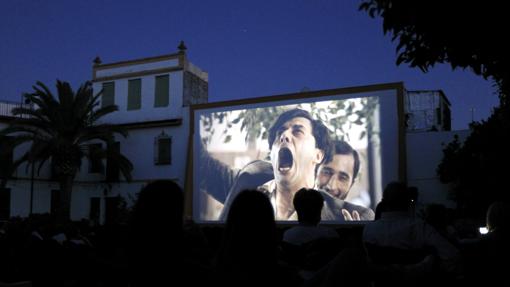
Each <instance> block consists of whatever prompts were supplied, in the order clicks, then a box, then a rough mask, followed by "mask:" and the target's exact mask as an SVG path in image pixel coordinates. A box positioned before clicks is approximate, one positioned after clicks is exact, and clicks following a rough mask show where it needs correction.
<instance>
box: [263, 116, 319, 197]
mask: <svg viewBox="0 0 510 287" xmlns="http://www.w3.org/2000/svg"><path fill="white" fill-rule="evenodd" d="M322 158H323V152H322V151H321V150H320V149H318V148H316V147H315V137H314V136H313V131H312V123H311V122H310V120H308V119H306V118H302V117H296V118H293V119H291V120H289V121H287V122H285V123H284V124H283V125H282V126H281V127H280V128H279V129H278V130H277V132H276V138H275V141H274V142H273V145H272V148H271V163H272V164H273V168H274V174H275V180H276V182H277V184H280V185H283V186H287V187H296V186H298V188H301V187H308V188H312V187H313V184H314V178H315V174H314V172H315V166H316V165H317V164H319V163H320V162H321V160H322Z"/></svg>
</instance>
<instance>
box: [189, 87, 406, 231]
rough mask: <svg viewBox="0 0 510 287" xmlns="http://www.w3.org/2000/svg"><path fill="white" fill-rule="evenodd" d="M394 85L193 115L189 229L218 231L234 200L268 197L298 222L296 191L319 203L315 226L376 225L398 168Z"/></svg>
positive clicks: (280, 214)
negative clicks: (308, 192)
mask: <svg viewBox="0 0 510 287" xmlns="http://www.w3.org/2000/svg"><path fill="white" fill-rule="evenodd" d="M399 91H401V84H393V85H390V84H388V85H382V86H380V87H379V86H372V87H365V88H363V87H361V88H358V89H356V88H354V89H339V90H327V91H317V92H307V93H299V94H292V95H283V96H275V97H265V98H260V99H251V100H246V101H244V102H243V101H237V102H235V101H234V102H225V103H212V104H205V105H199V106H195V107H193V108H192V114H191V116H192V117H193V126H192V127H191V132H192V137H193V174H192V192H193V196H192V197H193V205H192V215H193V219H194V220H195V221H196V222H199V223H207V222H221V221H224V220H225V219H226V216H227V214H228V211H229V208H230V205H231V204H232V201H233V199H234V198H235V196H236V195H237V194H239V192H241V191H242V190H244V189H256V190H259V191H260V192H263V193H265V194H267V196H268V197H269V199H270V201H271V203H272V205H273V210H274V214H275V219H276V220H277V221H284V222H286V221H296V220H297V214H296V212H295V209H294V207H293V205H292V199H293V196H294V194H295V193H296V192H297V191H298V190H299V189H301V188H313V189H316V190H318V191H319V192H320V193H321V195H322V196H323V198H324V207H323V210H322V221H323V222H329V223H336V224H340V223H345V222H352V221H369V220H373V219H374V211H375V207H376V205H377V203H378V202H379V201H380V199H381V196H382V189H383V187H384V185H385V184H387V183H388V182H390V181H394V180H399V179H401V178H400V176H401V175H400V173H399V168H400V167H401V165H402V164H403V163H402V162H401V159H402V156H401V154H400V152H401V150H402V143H401V141H402V137H401V133H402V132H403V130H402V129H403V121H402V118H401V117H402V114H403V112H402V111H400V110H399V109H402V97H401V95H400V92H399Z"/></svg>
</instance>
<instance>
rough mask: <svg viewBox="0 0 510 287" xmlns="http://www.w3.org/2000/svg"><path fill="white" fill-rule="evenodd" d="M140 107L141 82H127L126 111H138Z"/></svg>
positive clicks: (138, 80) (137, 80)
mask: <svg viewBox="0 0 510 287" xmlns="http://www.w3.org/2000/svg"><path fill="white" fill-rule="evenodd" d="M141 107H142V80H141V79H136V80H129V82H128V103H127V109H128V110H139V109H140V108H141Z"/></svg>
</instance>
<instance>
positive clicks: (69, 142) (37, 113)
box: [0, 80, 133, 221]
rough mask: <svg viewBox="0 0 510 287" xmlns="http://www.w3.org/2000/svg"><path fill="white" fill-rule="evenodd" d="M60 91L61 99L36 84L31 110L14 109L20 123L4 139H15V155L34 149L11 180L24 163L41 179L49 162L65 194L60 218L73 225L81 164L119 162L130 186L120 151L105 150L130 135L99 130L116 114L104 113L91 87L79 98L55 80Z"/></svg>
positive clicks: (128, 165) (87, 85)
mask: <svg viewBox="0 0 510 287" xmlns="http://www.w3.org/2000/svg"><path fill="white" fill-rule="evenodd" d="M56 86H57V93H58V99H57V98H55V96H54V95H53V94H52V93H51V91H50V90H49V89H48V88H47V87H46V86H45V85H44V84H43V83H41V82H37V84H36V85H35V86H33V89H34V92H33V93H28V94H25V95H24V97H25V100H26V102H30V103H32V107H24V106H22V107H19V108H15V109H13V111H12V113H13V115H15V116H17V117H16V119H15V120H13V121H12V122H11V123H10V124H9V126H8V127H6V128H5V129H4V130H2V131H0V135H4V136H11V137H10V138H11V140H10V141H9V142H10V146H9V148H11V149H12V150H14V149H15V148H16V147H17V146H19V145H21V144H24V143H30V147H29V148H28V150H26V151H25V152H24V153H23V154H22V155H21V157H19V158H17V159H15V160H14V162H13V164H12V165H11V170H10V174H12V173H13V172H14V171H15V170H16V169H17V168H18V166H19V165H20V164H22V163H24V162H27V163H28V165H31V166H32V168H33V167H34V165H36V164H38V169H37V172H38V173H39V171H40V170H41V167H43V165H44V163H46V162H48V160H49V161H50V162H51V167H52V170H53V174H54V176H55V178H56V179H58V182H59V185H60V191H61V196H60V204H59V210H58V213H57V218H58V219H59V220H64V221H65V220H69V219H70V207H71V194H72V188H73V181H74V178H75V176H76V173H77V172H78V170H79V169H80V167H81V163H82V159H83V158H89V159H92V160H97V159H102V158H108V159H109V160H110V159H113V160H115V161H116V162H117V164H118V166H119V170H120V172H121V173H122V174H123V176H124V177H125V178H126V180H128V181H130V180H131V171H132V170H133V165H132V164H131V162H130V161H129V159H127V158H126V157H125V156H123V155H122V154H120V152H119V151H117V150H115V149H109V148H107V147H110V146H112V144H113V143H114V142H115V134H120V135H122V136H124V137H126V136H127V131H126V130H124V129H123V128H121V127H119V126H116V125H111V124H105V123H100V124H96V123H97V121H98V120H99V119H100V118H101V117H103V116H105V115H107V114H110V113H112V112H114V111H117V110H118V108H117V106H114V105H111V106H106V107H101V108H100V107H99V97H100V96H101V92H99V93H98V94H97V95H95V96H94V95H93V92H92V84H91V83H90V82H85V83H84V84H82V85H81V86H80V88H79V89H78V91H76V93H74V91H73V90H72V88H71V86H70V85H69V83H67V82H61V81H59V80H57V85H56ZM91 142H95V143H97V142H101V143H103V145H102V146H104V147H102V148H100V149H97V148H95V149H91V148H89V147H90V143H91ZM28 165H27V167H28ZM3 184H5V183H3Z"/></svg>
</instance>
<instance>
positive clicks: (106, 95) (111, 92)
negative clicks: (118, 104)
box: [101, 82, 115, 107]
mask: <svg viewBox="0 0 510 287" xmlns="http://www.w3.org/2000/svg"><path fill="white" fill-rule="evenodd" d="M112 105H115V83H114V82H108V83H103V95H102V100H101V107H107V106H112Z"/></svg>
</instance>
